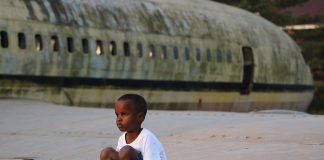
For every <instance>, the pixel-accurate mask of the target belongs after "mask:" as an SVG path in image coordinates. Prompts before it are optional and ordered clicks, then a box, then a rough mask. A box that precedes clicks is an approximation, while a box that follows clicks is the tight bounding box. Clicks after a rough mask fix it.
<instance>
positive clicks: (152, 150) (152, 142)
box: [143, 136, 167, 160]
mask: <svg viewBox="0 0 324 160" xmlns="http://www.w3.org/2000/svg"><path fill="white" fill-rule="evenodd" d="M166 159H167V158H166V155H165V152H164V149H163V146H162V144H161V143H160V141H159V140H158V139H157V138H155V137H153V136H148V137H146V138H145V140H144V151H143V160H166Z"/></svg>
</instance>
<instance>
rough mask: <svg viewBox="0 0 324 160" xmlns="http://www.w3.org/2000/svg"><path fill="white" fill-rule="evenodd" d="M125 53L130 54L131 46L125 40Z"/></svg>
mask: <svg viewBox="0 0 324 160" xmlns="http://www.w3.org/2000/svg"><path fill="white" fill-rule="evenodd" d="M124 54H125V56H130V48H129V43H128V42H124Z"/></svg>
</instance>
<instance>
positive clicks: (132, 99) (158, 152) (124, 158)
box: [100, 94, 167, 160]
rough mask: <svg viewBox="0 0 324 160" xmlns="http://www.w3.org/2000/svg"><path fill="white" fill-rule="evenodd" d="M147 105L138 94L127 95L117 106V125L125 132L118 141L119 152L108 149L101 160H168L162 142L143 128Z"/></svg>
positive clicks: (121, 98) (103, 151) (119, 100)
mask: <svg viewBox="0 0 324 160" xmlns="http://www.w3.org/2000/svg"><path fill="white" fill-rule="evenodd" d="M146 112H147V103H146V101H145V99H144V98H143V97H142V96H140V95H136V94H125V95H123V96H121V97H120V98H119V99H118V100H117V102H116V104H115V113H116V124H117V127H118V129H119V130H120V131H122V132H124V133H123V134H122V135H121V136H120V137H119V140H118V145H117V150H115V149H113V148H111V147H107V148H105V149H103V150H102V151H101V153H100V160H166V159H167V158H166V155H165V152H164V149H163V146H162V144H161V143H160V141H159V140H158V139H157V138H156V137H155V135H154V134H153V133H152V132H150V131H149V130H147V129H145V128H142V127H141V124H142V123H143V121H144V119H145V115H146Z"/></svg>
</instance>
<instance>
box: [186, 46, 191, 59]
mask: <svg viewBox="0 0 324 160" xmlns="http://www.w3.org/2000/svg"><path fill="white" fill-rule="evenodd" d="M185 58H186V60H190V50H189V48H188V47H186V48H185Z"/></svg>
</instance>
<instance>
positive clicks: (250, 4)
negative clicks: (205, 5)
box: [214, 0, 307, 25]
mask: <svg viewBox="0 0 324 160" xmlns="http://www.w3.org/2000/svg"><path fill="white" fill-rule="evenodd" d="M214 1H217V2H221V3H225V4H228V5H233V6H236V7H239V8H243V9H246V10H248V11H250V12H253V13H259V14H260V15H261V16H263V17H264V18H266V19H268V20H270V21H271V22H273V23H275V24H277V25H286V24H290V23H291V22H292V21H294V20H293V18H292V17H291V16H290V15H288V14H283V13H281V12H279V11H280V10H281V9H283V8H286V7H289V6H294V5H297V4H300V3H302V2H305V1H307V0H231V1H226V0H214Z"/></svg>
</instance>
